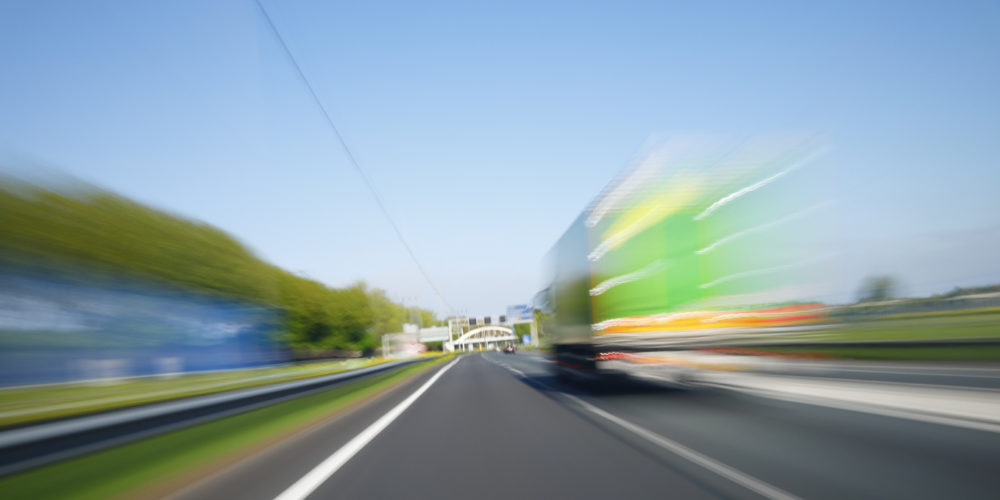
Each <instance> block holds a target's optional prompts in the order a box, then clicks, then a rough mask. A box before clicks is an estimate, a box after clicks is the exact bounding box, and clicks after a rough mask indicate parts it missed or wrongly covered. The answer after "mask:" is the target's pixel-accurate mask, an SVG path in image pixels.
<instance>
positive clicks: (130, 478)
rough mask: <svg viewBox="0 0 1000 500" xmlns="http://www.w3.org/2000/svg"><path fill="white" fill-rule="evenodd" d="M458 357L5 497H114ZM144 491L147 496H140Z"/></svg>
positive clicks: (139, 450) (146, 448)
mask: <svg viewBox="0 0 1000 500" xmlns="http://www.w3.org/2000/svg"><path fill="white" fill-rule="evenodd" d="M448 358H450V356H443V357H441V358H439V359H437V360H434V361H431V362H428V363H420V364H418V365H411V366H406V367H402V368H399V369H395V370H392V371H390V372H388V373H384V374H380V375H375V376H372V377H368V378H365V379H362V380H359V381H356V382H352V383H348V384H344V385H341V386H337V387H334V388H331V389H329V390H326V391H322V392H319V393H316V394H311V395H308V396H303V397H300V398H296V399H293V400H291V401H286V402H283V403H278V404H275V405H272V406H267V407H265V408H261V409H258V410H253V411H250V412H247V413H242V414H239V415H236V416H232V417H228V418H224V419H221V420H216V421H213V422H209V423H206V424H202V425H197V426H194V427H190V428H187V429H182V430H179V431H174V432H170V433H167V434H163V435H160V436H156V437H152V438H148V439H143V440H140V441H137V442H134V443H131V444H127V445H124V446H119V447H116V448H112V449H109V450H105V451H101V452H98V453H94V454H90V455H86V456H83V457H79V458H75V459H71V460H67V461H64V462H59V463H56V464H53V465H49V466H46V467H41V468H38V469H32V470H29V471H26V472H22V473H19V474H16V475H13V476H9V477H5V478H2V479H0V492H2V494H0V496H2V497H3V498H5V499H15V498H24V499H38V498H46V499H48V498H79V499H89V498H95V499H96V498H111V497H121V496H130V495H131V496H136V495H139V494H140V493H141V492H142V491H143V490H145V489H147V488H149V487H151V486H154V485H156V484H160V483H162V482H167V481H170V480H171V479H175V478H178V477H181V476H184V475H186V474H191V473H193V472H195V471H197V470H198V469H199V468H201V467H209V466H210V465H211V464H213V463H216V462H218V461H220V460H224V459H226V457H231V456H235V455H239V454H240V453H245V452H247V451H248V450H250V449H253V448H254V447H256V446H260V445H261V444H263V443H266V442H267V441H268V440H269V439H274V438H275V437H277V436H280V435H282V434H284V433H288V432H291V431H294V430H296V429H300V428H303V427H305V426H308V425H310V424H312V423H315V422H318V421H321V420H323V419H324V418H327V417H328V416H330V415H331V414H332V413H334V412H335V411H337V410H338V409H341V408H343V407H345V406H346V405H349V404H351V403H353V402H356V401H359V400H361V399H362V398H364V397H366V396H370V395H372V394H375V393H377V392H378V391H380V390H383V389H385V388H388V387H390V386H391V385H393V384H395V383H397V382H400V381H402V380H403V379H405V378H407V377H410V376H412V375H414V374H416V373H418V372H420V371H423V370H426V369H428V368H430V367H431V366H435V365H437V364H439V363H440V362H442V361H443V360H445V359H448ZM140 496H141V495H140Z"/></svg>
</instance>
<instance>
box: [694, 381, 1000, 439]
mask: <svg viewBox="0 0 1000 500" xmlns="http://www.w3.org/2000/svg"><path fill="white" fill-rule="evenodd" d="M704 385H705V386H709V387H715V388H718V389H723V390H728V391H734V392H741V393H744V394H749V395H751V396H757V397H762V398H769V399H777V400H779V401H789V402H792V403H799V404H807V405H813V406H824V407H827V408H834V409H837V410H845V411H853V412H858V413H869V414H872V415H879V416H883V417H892V418H901V419H904V420H914V421H917V422H925V423H929V424H937V425H947V426H951V427H961V428H965V429H972V430H977V431H985V432H993V433H1000V424H996V423H992V422H984V421H980V420H972V419H962V418H959V417H954V416H948V415H938V414H934V413H917V412H915V411H907V410H902V409H896V408H889V407H880V406H876V405H874V404H865V403H852V402H848V401H839V400H835V399H832V398H824V397H822V396H812V397H810V396H806V395H797V394H784V393H780V392H776V391H769V390H766V389H752V388H745V387H735V386H731V385H728V384H722V383H712V382H710V383H705V384H704Z"/></svg>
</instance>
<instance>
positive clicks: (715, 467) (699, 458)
mask: <svg viewBox="0 0 1000 500" xmlns="http://www.w3.org/2000/svg"><path fill="white" fill-rule="evenodd" d="M490 361H492V360H490ZM507 369H509V370H511V371H514V370H515V369H514V368H511V367H509V366H507ZM517 371H518V372H520V370H517ZM520 375H521V376H524V372H521V373H520ZM532 383H534V384H538V385H540V386H543V387H545V388H547V389H549V390H553V391H555V389H554V388H553V387H551V386H549V385H548V384H543V383H541V382H538V381H533V382H532ZM557 392H561V393H562V395H563V396H565V397H566V398H568V399H570V400H571V401H573V402H574V403H576V404H577V405H579V406H580V407H581V408H583V409H584V410H587V411H589V412H591V413H593V414H594V415H597V416H599V417H601V418H603V419H605V420H607V421H609V422H611V423H613V424H616V425H618V426H620V427H623V428H624V429H625V430H628V431H630V432H632V433H633V434H636V435H638V436H639V437H642V438H643V439H646V440H647V441H650V442H652V443H653V444H656V445H659V446H660V447H662V448H665V449H667V450H668V451H670V452H672V453H674V454H675V455H677V456H679V457H681V458H684V459H686V460H688V461H690V462H694V463H695V464H697V465H700V466H702V467H704V468H705V469H708V470H710V471H712V472H714V473H716V474H718V475H720V476H722V477H724V478H726V479H728V480H730V481H732V482H734V483H736V484H738V485H740V486H742V487H744V488H746V489H748V490H750V491H753V492H755V493H757V494H759V495H761V496H763V497H765V498H769V499H771V500H800V499H799V497H797V496H795V495H792V494H791V493H788V492H786V491H784V490H782V489H780V488H778V487H776V486H772V485H770V484H768V483H765V482H764V481H761V480H760V479H757V478H755V477H753V476H750V475H747V474H745V473H743V472H740V471H738V470H736V469H734V468H732V467H730V466H728V465H726V464H724V463H722V462H719V461H717V460H715V459H713V458H709V457H707V456H705V455H702V454H701V453H698V452H697V451H694V450H692V449H691V448H688V447H687V446H684V445H682V444H680V443H678V442H676V441H672V440H670V439H667V438H665V437H663V436H661V435H659V434H657V433H655V432H653V431H650V430H647V429H645V428H643V427H640V426H638V425H636V424H633V423H632V422H629V421H628V420H625V419H622V418H620V417H617V416H615V415H612V414H610V413H608V412H606V411H604V410H602V409H600V408H598V407H596V406H594V405H592V404H590V403H588V402H586V401H584V400H582V399H580V398H578V397H576V396H573V395H572V394H566V393H565V392H562V391H557Z"/></svg>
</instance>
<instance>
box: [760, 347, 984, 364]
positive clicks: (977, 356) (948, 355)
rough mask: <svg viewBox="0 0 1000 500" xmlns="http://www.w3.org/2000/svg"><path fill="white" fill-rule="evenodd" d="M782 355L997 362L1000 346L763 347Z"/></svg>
mask: <svg viewBox="0 0 1000 500" xmlns="http://www.w3.org/2000/svg"><path fill="white" fill-rule="evenodd" d="M767 351H771V352H776V353H782V354H803V355H814V356H815V355H822V356H823V357H831V358H843V359H868V360H899V361H903V360H908V361H1000V346H993V345H987V346H912V347H911V346H907V347H892V346H886V347H882V346H873V347H863V348H839V347H831V348H814V347H809V348H806V347H767Z"/></svg>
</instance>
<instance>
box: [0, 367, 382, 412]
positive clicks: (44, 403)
mask: <svg viewBox="0 0 1000 500" xmlns="http://www.w3.org/2000/svg"><path fill="white" fill-rule="evenodd" d="M388 361H392V360H386V359H368V360H365V359H357V360H340V361H324V362H312V363H296V364H289V365H280V366H269V367H263V368H251V369H246V370H227V371H221V372H212V373H191V374H183V375H178V376H175V377H170V378H157V377H143V378H133V379H124V380H117V381H112V382H104V383H67V384H57V385H47V386H34V387H21V388H10V389H4V390H0V426H6V425H15V424H25V423H30V422H35V421H39V420H46V419H51V418H60V417H70V416H75V415H82V414H85V413H93V412H98V411H107V410H113V409H117V408H124V407H127V406H135V405H140V404H148V403H156V402H161V401H168V400H171V399H178V398H185V397H191V396H202V395H205V394H212V393H217V392H225V391H233V390H237V389H248V388H251V387H259V386H263V385H270V384H277V383H280V382H290V381H293V380H301V379H305V378H311V377H318V376H321V375H329V374H332V373H339V372H344V371H348V370H356V369H358V368H364V367H368V366H374V365H378V364H381V363H385V362H388Z"/></svg>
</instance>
